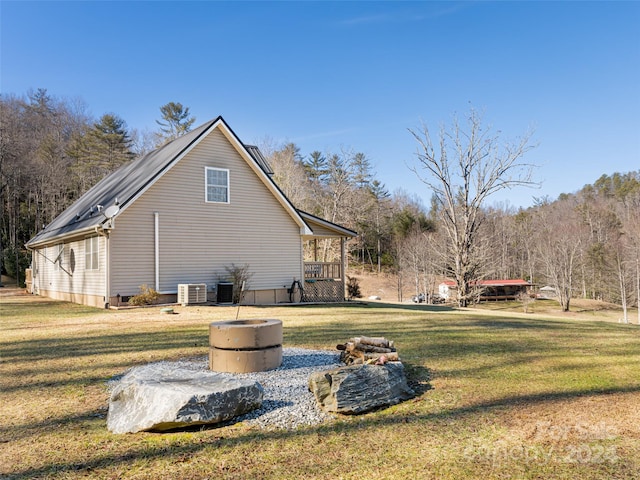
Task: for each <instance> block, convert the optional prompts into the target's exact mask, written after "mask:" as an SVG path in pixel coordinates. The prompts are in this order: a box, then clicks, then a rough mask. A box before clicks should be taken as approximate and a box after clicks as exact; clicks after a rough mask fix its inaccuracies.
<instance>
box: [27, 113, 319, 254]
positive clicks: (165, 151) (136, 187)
mask: <svg viewBox="0 0 640 480" xmlns="http://www.w3.org/2000/svg"><path fill="white" fill-rule="evenodd" d="M215 129H219V130H220V131H221V132H222V133H223V134H224V135H225V137H226V138H227V139H228V140H229V142H230V143H231V144H232V145H233V146H234V148H235V149H236V151H238V153H239V154H240V155H241V156H242V157H243V158H244V160H245V161H246V162H247V163H248V164H249V166H250V167H251V168H252V170H253V171H254V172H255V173H256V174H257V175H258V177H259V178H260V179H261V180H262V182H263V183H264V184H265V185H266V186H267V188H268V189H269V190H270V191H271V193H272V194H273V195H274V196H275V197H276V198H277V200H278V201H279V202H280V204H281V205H282V206H283V207H284V208H285V210H287V212H288V213H289V215H291V217H292V218H293V219H294V221H295V222H296V223H297V224H298V226H299V227H300V229H301V232H302V234H304V235H309V234H311V233H312V232H311V229H310V228H309V226H308V225H307V224H306V223H305V221H304V220H303V219H302V217H301V215H300V214H299V213H298V211H297V210H296V208H295V207H294V206H293V205H292V204H291V202H290V201H289V200H288V199H287V197H286V196H285V195H284V194H283V193H282V191H281V190H280V189H279V188H278V187H277V185H276V184H275V183H274V182H273V180H272V179H271V177H270V175H269V173H270V168H269V166H268V164H267V162H266V160H265V159H264V157H262V154H259V157H257V155H258V153H259V150H258V148H257V147H247V146H245V145H244V144H243V143H242V142H241V141H240V139H239V138H238V137H237V136H236V134H235V133H234V132H233V130H231V128H230V127H229V126H228V125H227V123H226V122H225V121H224V119H223V118H222V117H221V116H219V117H217V118H215V119H213V120H210V121H209V122H206V123H204V124H203V125H200V126H199V127H197V128H195V129H194V130H192V131H190V132H189V133H187V134H185V135H183V136H181V137H178V138H176V139H175V140H172V141H170V142H167V143H166V144H164V145H163V146H161V147H160V148H158V149H156V150H153V151H152V152H149V153H148V154H146V155H144V156H143V157H140V158H137V159H135V160H133V161H131V162H130V163H128V164H125V165H124V166H122V167H120V168H119V169H118V170H116V171H115V172H113V173H111V174H110V175H107V176H106V177H105V178H103V179H102V180H101V181H99V182H98V183H97V184H95V185H94V186H93V187H92V188H90V189H89V190H88V191H87V192H86V193H85V194H84V195H82V196H81V197H80V198H79V199H78V200H76V201H75V202H74V203H73V204H72V205H71V206H70V207H69V208H67V209H66V210H65V211H64V212H62V213H61V214H60V215H58V216H57V217H56V218H55V219H54V220H53V221H52V222H51V223H50V224H49V225H47V226H46V227H45V228H44V229H43V230H41V231H40V232H38V234H37V235H36V236H35V237H33V238H32V239H31V240H29V242H27V247H34V246H36V245H38V244H44V243H52V242H54V241H56V240H59V239H63V238H65V237H67V236H70V235H78V234H82V233H88V232H91V231H94V230H96V229H97V228H105V227H106V228H109V222H110V220H109V219H107V218H106V217H105V216H104V215H103V214H102V213H100V211H99V210H98V207H97V206H98V205H101V206H102V207H104V208H107V207H110V206H112V205H117V206H118V207H119V211H120V212H122V211H123V210H124V209H126V208H127V207H128V206H129V205H130V204H132V203H133V202H134V201H135V200H136V199H137V198H138V197H139V196H140V195H142V194H143V193H144V192H145V191H146V190H147V189H148V188H149V187H150V186H151V185H153V184H154V183H155V182H156V181H157V180H158V179H159V178H160V177H162V175H164V174H165V173H166V172H167V171H169V170H170V169H171V167H172V166H173V165H174V164H175V163H177V162H178V161H179V160H180V159H182V158H183V157H184V155H186V154H187V153H188V152H189V151H190V150H191V149H192V148H193V147H194V146H195V145H197V144H198V143H199V142H200V141H201V140H202V139H203V138H205V137H206V136H207V135H208V134H209V133H210V132H212V131H213V130H215ZM256 152H258V153H256ZM116 217H117V214H116Z"/></svg>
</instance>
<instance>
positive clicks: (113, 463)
mask: <svg viewBox="0 0 640 480" xmlns="http://www.w3.org/2000/svg"><path fill="white" fill-rule="evenodd" d="M638 392H640V387H628V388H610V389H600V390H581V391H572V392H549V393H540V394H533V395H522V396H512V397H505V398H502V399H498V400H493V401H488V402H482V403H477V404H473V405H468V406H463V407H460V408H454V409H450V410H447V411H443V412H438V413H425V414H413V415H411V414H405V413H399V414H389V415H382V416H381V415H376V416H371V417H369V418H364V419H362V420H361V421H359V422H339V423H330V424H324V425H320V426H317V427H309V428H306V429H299V430H295V431H289V430H273V431H249V432H247V433H244V434H241V435H240V436H238V437H229V438H224V437H221V436H216V437H213V438H210V437H206V438H195V439H194V440H193V442H192V443H182V442H181V443H180V444H174V445H171V446H170V447H167V446H166V445H158V446H151V445H149V444H146V445H145V446H143V447H137V448H132V449H129V450H128V451H127V452H125V453H119V454H108V453H105V454H97V455H95V456H93V457H92V458H88V459H86V460H84V461H70V462H62V463H61V462H58V463H54V464H50V465H46V466H43V467H40V468H28V469H23V470H17V471H13V472H11V473H10V474H8V475H6V476H4V477H3V478H6V479H13V480H26V479H32V478H38V477H45V476H48V475H51V474H56V475H64V474H65V473H67V474H69V473H74V474H83V473H89V472H92V473H96V470H100V469H109V468H112V467H119V468H122V467H126V466H127V465H130V464H133V463H135V462H137V461H143V462H145V463H146V464H148V463H149V462H152V461H154V460H155V459H158V460H162V461H163V462H166V461H171V460H174V461H175V462H183V461H184V459H185V458H188V457H189V456H192V455H195V454H197V453H199V452H201V451H203V450H205V449H207V448H216V449H220V448H224V449H232V448H235V447H239V446H242V445H244V444H248V443H253V444H255V445H259V444H260V443H261V442H273V441H283V440H291V439H293V440H295V439H297V438H299V439H302V438H304V437H314V436H325V435H335V434H346V435H347V436H349V437H350V438H366V435H365V434H364V433H363V431H364V430H365V429H372V433H371V437H372V438H375V437H376V434H375V429H376V428H381V427H388V426H398V427H402V426H403V425H406V424H411V423H417V422H430V421H443V420H445V421H447V420H449V421H451V420H457V419H461V418H465V417H467V416H469V415H477V414H479V413H491V412H492V411H494V410H503V409H505V408H517V407H521V406H533V405H538V404H553V403H555V402H560V401H565V400H570V399H575V398H585V397H598V396H606V395H612V394H620V393H622V394H629V393H638ZM365 417H366V416H365ZM199 430H203V429H197V430H196V432H197V431H199ZM173 434H174V435H175V431H174V432H173ZM134 435H135V434H134ZM156 435H162V434H156ZM190 435H193V430H191V431H190ZM196 435H197V433H196ZM105 473H106V472H105Z"/></svg>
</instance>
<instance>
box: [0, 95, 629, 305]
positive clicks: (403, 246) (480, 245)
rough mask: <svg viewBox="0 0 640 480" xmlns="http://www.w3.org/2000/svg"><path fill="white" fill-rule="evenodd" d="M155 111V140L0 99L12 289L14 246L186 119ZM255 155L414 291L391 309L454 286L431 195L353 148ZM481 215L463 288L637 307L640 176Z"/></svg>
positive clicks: (19, 251) (188, 121) (18, 258)
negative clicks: (477, 283)
mask: <svg viewBox="0 0 640 480" xmlns="http://www.w3.org/2000/svg"><path fill="white" fill-rule="evenodd" d="M160 112H161V114H162V117H161V119H162V120H163V121H158V124H159V125H160V126H161V128H160V129H159V131H157V132H150V131H144V132H140V131H131V130H130V129H129V128H128V127H127V124H126V122H125V121H124V120H123V119H121V118H120V117H118V116H117V115H116V114H114V113H107V114H105V115H103V116H102V117H100V118H99V119H94V118H91V116H90V115H88V114H87V113H86V107H85V106H84V105H82V103H81V102H79V101H77V100H72V99H61V98H56V97H53V96H51V95H50V94H49V93H47V91H46V90H43V89H40V90H37V91H36V92H30V93H29V94H27V95H26V96H22V97H19V96H14V95H2V97H0V122H1V123H0V134H1V135H0V201H1V203H0V252H1V253H2V255H1V260H2V264H1V270H2V273H4V274H7V275H9V276H11V277H14V278H15V277H18V280H19V281H20V282H23V281H24V269H25V268H27V267H28V266H29V262H30V255H29V253H28V252H27V251H26V250H25V247H24V244H25V243H26V242H27V241H28V240H29V239H30V238H31V237H33V235H35V233H36V232H37V231H38V230H40V229H41V228H42V227H43V225H45V224H47V223H48V222H50V221H51V220H53V218H55V216H56V215H58V214H59V213H60V212H62V211H63V210H64V209H65V208H67V207H68V206H69V205H70V204H71V203H73V201H75V200H76V199H77V198H78V197H79V196H80V195H81V194H82V193H83V192H85V191H86V190H87V189H88V188H89V187H91V186H92V185H93V184H95V183H96V182H97V181H99V180H100V179H101V178H102V177H104V176H105V175H106V174H108V173H110V172H111V171H113V170H115V169H117V168H118V167H120V166H121V165H122V164H124V163H125V162H128V161H130V160H131V159H132V158H134V157H135V156H136V155H141V154H144V153H146V152H147V151H149V150H150V149H151V148H153V147H154V146H156V145H158V144H159V143H161V142H162V141H164V140H165V139H167V138H171V135H173V136H175V135H180V134H181V133H185V132H187V131H188V130H189V128H190V126H191V125H192V124H193V120H195V119H194V118H192V117H189V115H188V108H187V109H184V108H183V107H182V105H180V104H175V103H170V104H167V105H165V106H163V107H160ZM407 141H408V142H411V141H412V139H411V137H410V136H408V138H407ZM260 148H261V150H262V151H263V153H264V155H265V157H266V158H267V160H268V161H269V163H270V165H271V166H272V168H273V170H274V172H275V174H274V179H275V181H276V183H277V184H278V185H279V186H280V188H281V189H282V190H283V191H284V193H285V194H286V195H287V196H288V197H289V199H290V200H291V201H292V202H293V204H294V205H296V207H298V208H299V209H301V210H303V211H306V212H308V213H311V214H314V215H317V216H320V217H322V218H325V219H327V220H330V221H332V222H336V223H339V224H342V225H344V226H346V227H348V228H351V229H353V230H356V231H357V232H359V236H358V237H357V238H356V239H353V240H352V241H351V242H350V249H349V252H350V259H349V262H350V269H351V270H352V272H361V271H369V272H382V271H387V272H393V273H394V274H397V275H399V276H400V277H401V278H403V279H405V280H406V279H408V278H409V279H411V280H412V282H411V283H412V285H413V286H414V288H412V289H411V291H408V292H407V291H404V292H403V291H402V290H401V289H400V290H399V291H398V296H399V299H400V300H402V299H403V298H406V297H410V296H411V295H414V294H416V293H419V292H423V293H426V294H427V298H429V296H430V295H431V294H432V293H434V292H436V291H437V284H438V283H439V282H440V281H441V280H442V279H443V278H445V277H448V278H453V276H454V275H453V273H454V270H455V266H454V265H453V264H452V263H453V260H452V256H451V249H450V248H449V247H450V245H449V243H450V240H448V239H447V238H448V237H447V236H446V235H445V232H444V230H445V229H444V228H442V227H443V224H442V219H443V217H442V215H443V214H444V213H445V212H444V211H443V206H442V204H441V203H438V201H436V198H435V196H434V201H433V202H432V204H431V205H429V206H425V205H423V204H422V203H421V202H420V200H419V199H418V198H419V197H417V196H414V195H413V194H412V193H409V192H389V191H388V190H387V188H386V187H385V185H384V184H383V183H382V182H381V181H380V180H379V179H377V178H376V172H375V171H374V169H373V168H372V166H371V163H370V160H369V159H368V158H367V157H366V155H364V154H363V153H359V152H357V151H356V150H349V149H341V150H340V151H335V152H320V151H313V152H301V151H300V150H299V148H298V147H297V146H296V145H295V144H286V145H270V144H266V143H265V144H263V145H260ZM406 174H407V175H413V174H414V173H413V172H411V171H410V170H409V169H407V172H406ZM426 188H427V187H426V186H425V189H426ZM542 189H543V191H544V185H543V186H542ZM415 193H418V192H415ZM419 193H421V194H424V193H425V192H419ZM426 196H431V192H429V193H427V195H426ZM453 211H454V212H455V210H453ZM480 212H481V215H480V218H478V219H477V220H476V221H477V222H478V225H479V226H478V230H477V233H474V235H475V238H474V246H473V249H472V250H471V252H472V255H473V257H472V259H471V260H472V266H473V275H474V278H477V279H481V278H524V279H527V280H529V281H531V282H533V283H535V284H536V285H538V286H544V285H551V286H553V287H554V288H555V289H556V291H557V292H558V293H559V297H560V298H559V299H560V302H561V304H562V307H563V308H564V309H569V308H570V299H571V298H572V297H576V296H579V297H584V298H593V299H601V300H605V301H608V302H612V303H617V304H619V305H622V306H623V308H624V309H625V317H626V308H627V307H629V306H633V305H636V306H637V304H638V298H639V297H640V170H637V171H631V172H624V173H612V174H604V175H602V176H601V177H600V178H599V179H596V180H595V181H594V183H593V184H592V185H587V186H585V187H584V188H583V189H582V190H580V191H578V192H573V193H567V194H563V195H561V196H560V197H559V198H557V199H550V198H547V197H543V198H540V199H538V201H537V202H536V205H535V206H534V207H531V208H528V209H526V210H514V209H512V208H500V207H495V206H492V207H489V206H486V205H482V209H481V210H480ZM322 252H323V256H324V258H322V259H320V260H326V261H330V260H332V259H333V256H334V255H335V254H337V252H334V251H332V248H331V245H330V244H327V245H325V246H324V247H323V249H322ZM402 283H403V282H399V284H402ZM404 283H405V284H406V282H404Z"/></svg>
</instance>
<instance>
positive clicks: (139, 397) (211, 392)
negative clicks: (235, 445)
mask: <svg viewBox="0 0 640 480" xmlns="http://www.w3.org/2000/svg"><path fill="white" fill-rule="evenodd" d="M262 398H263V389H262V386H261V385H260V384H259V383H258V382H255V381H251V380H242V379H237V378H233V377H231V376H229V375H224V374H220V373H213V372H203V371H198V370H190V369H188V368H184V367H181V366H179V365H175V364H172V363H153V364H149V365H144V366H141V367H134V368H132V369H131V370H129V371H128V372H127V373H126V374H125V375H124V376H123V377H122V378H121V379H120V380H119V382H118V383H117V385H116V386H115V388H114V389H113V390H112V393H111V398H110V400H109V413H108V414H107V428H108V429H109V431H111V432H113V433H134V432H141V431H163V430H171V429H175V428H183V427H188V426H192V425H205V424H215V423H220V422H224V421H226V420H229V419H231V418H233V417H235V416H238V415H242V414H243V413H246V412H249V411H251V410H255V409H256V408H259V407H260V406H261V405H262Z"/></svg>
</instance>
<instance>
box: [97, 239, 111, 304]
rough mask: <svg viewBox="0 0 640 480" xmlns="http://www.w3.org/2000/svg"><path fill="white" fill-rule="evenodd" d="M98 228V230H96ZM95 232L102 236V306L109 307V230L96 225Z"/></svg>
mask: <svg viewBox="0 0 640 480" xmlns="http://www.w3.org/2000/svg"><path fill="white" fill-rule="evenodd" d="M98 229H100V230H98ZM95 230H96V233H97V234H98V235H100V236H101V237H104V245H105V247H104V263H105V265H104V308H105V309H108V308H109V303H110V302H111V276H110V268H109V266H110V263H111V262H110V260H111V259H110V257H111V255H110V248H109V230H105V229H104V228H103V227H100V226H96V229H95Z"/></svg>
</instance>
